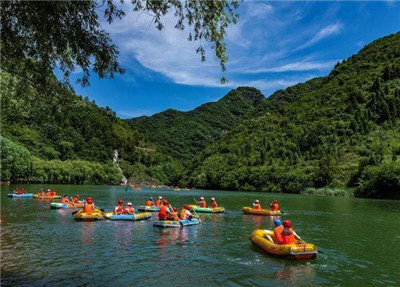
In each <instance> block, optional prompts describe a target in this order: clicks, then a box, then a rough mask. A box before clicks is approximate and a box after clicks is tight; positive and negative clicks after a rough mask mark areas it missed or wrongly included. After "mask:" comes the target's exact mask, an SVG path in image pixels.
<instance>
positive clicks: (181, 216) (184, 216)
mask: <svg viewBox="0 0 400 287" xmlns="http://www.w3.org/2000/svg"><path fill="white" fill-rule="evenodd" d="M186 211H187V209H185V208H182V210H181V213H180V214H179V218H180V219H181V220H184V219H187V218H186Z"/></svg>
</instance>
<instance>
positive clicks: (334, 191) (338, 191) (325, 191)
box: [300, 187, 355, 197]
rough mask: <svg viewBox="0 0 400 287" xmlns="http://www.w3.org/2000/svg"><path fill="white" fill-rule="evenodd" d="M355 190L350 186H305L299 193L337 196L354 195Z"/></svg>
mask: <svg viewBox="0 0 400 287" xmlns="http://www.w3.org/2000/svg"><path fill="white" fill-rule="evenodd" d="M354 193H355V191H354V190H353V189H350V188H347V189H345V188H330V187H324V188H312V187H309V188H306V189H305V190H303V191H302V192H300V194H303V195H313V196H338V197H354Z"/></svg>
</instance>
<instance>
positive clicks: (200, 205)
mask: <svg viewBox="0 0 400 287" xmlns="http://www.w3.org/2000/svg"><path fill="white" fill-rule="evenodd" d="M197 204H198V206H199V207H204V208H206V207H207V202H206V200H205V199H204V197H200V201H199V202H197Z"/></svg>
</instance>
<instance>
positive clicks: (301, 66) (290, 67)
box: [243, 61, 337, 74]
mask: <svg viewBox="0 0 400 287" xmlns="http://www.w3.org/2000/svg"><path fill="white" fill-rule="evenodd" d="M336 63H337V61H328V62H307V61H303V62H294V63H289V64H285V65H281V66H277V67H273V68H259V69H249V70H245V71H243V73H245V74H260V73H279V72H300V71H311V70H319V71H322V70H328V69H330V68H332V67H333V66H334V65H335V64H336Z"/></svg>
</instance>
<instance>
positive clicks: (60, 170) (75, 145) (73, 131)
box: [1, 71, 180, 184]
mask: <svg viewBox="0 0 400 287" xmlns="http://www.w3.org/2000/svg"><path fill="white" fill-rule="evenodd" d="M47 81H48V83H47V85H46V89H45V91H43V90H41V87H40V88H36V87H34V86H32V85H31V83H30V82H29V80H27V79H25V78H21V77H16V76H14V75H13V76H11V75H10V73H7V72H4V71H3V72H1V87H2V92H1V136H2V138H1V143H2V147H1V151H2V153H1V162H2V171H1V179H2V180H4V181H9V180H11V181H31V182H58V183H115V184H118V183H120V182H121V178H122V175H121V173H120V171H119V170H118V169H117V168H115V167H114V166H113V164H112V160H113V153H114V150H115V149H116V150H118V152H119V155H120V165H121V167H122V169H123V170H124V174H125V176H127V177H128V178H129V179H130V180H134V181H142V180H149V181H161V182H168V178H170V174H173V171H174V170H175V169H178V170H180V166H179V164H178V163H175V162H173V161H172V160H171V159H170V158H169V157H166V156H164V155H163V154H161V153H159V152H157V151H156V150H155V149H154V147H153V146H152V145H150V144H149V143H148V142H146V141H145V140H144V136H143V135H142V134H141V133H140V132H137V131H134V130H132V128H131V127H130V126H129V125H128V123H126V122H125V121H123V120H121V119H119V118H117V117H116V116H115V113H114V112H113V111H111V110H110V109H109V108H100V107H98V106H96V104H95V103H94V102H91V101H89V100H88V99H87V98H85V99H84V98H82V97H79V96H77V95H75V94H74V92H73V91H72V90H71V89H69V88H68V87H65V86H63V85H62V84H60V83H59V82H58V81H57V80H56V79H55V77H54V76H53V75H47ZM42 92H44V93H46V94H45V95H43V94H42Z"/></svg>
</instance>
